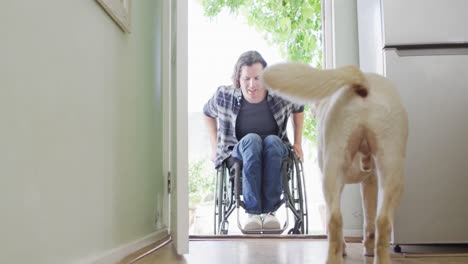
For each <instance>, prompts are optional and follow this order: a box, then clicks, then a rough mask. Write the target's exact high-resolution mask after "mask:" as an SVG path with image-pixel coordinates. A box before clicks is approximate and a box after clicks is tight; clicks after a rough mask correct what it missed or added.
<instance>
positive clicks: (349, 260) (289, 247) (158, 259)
mask: <svg viewBox="0 0 468 264" xmlns="http://www.w3.org/2000/svg"><path fill="white" fill-rule="evenodd" d="M189 246H190V254H187V255H184V256H182V257H180V256H177V255H176V254H175V253H174V250H173V248H172V245H171V244H168V245H166V246H164V247H162V248H161V249H159V250H157V251H155V252H153V253H151V254H149V255H147V256H145V257H143V258H141V259H139V260H137V261H136V262H133V263H135V264H156V263H164V264H198V263H202V264H283V263H284V264H286V263H287V264H300V263H310V264H320V263H325V258H326V252H327V241H326V240H318V239H284V238H283V239H278V238H270V239H265V238H249V239H225V240H202V241H190V244H189ZM405 249H406V247H403V250H405ZM411 250H413V249H411ZM424 251H425V252H424ZM347 252H348V256H347V257H345V261H344V263H345V264H358V263H359V264H371V263H372V260H373V258H370V257H364V256H362V254H361V252H362V245H361V244H360V243H348V245H347ZM415 252H416V251H414V250H413V253H415ZM419 252H423V253H425V254H428V253H431V252H432V253H434V252H436V250H432V249H423V250H422V251H419ZM440 252H444V250H439V253H440ZM445 252H450V253H457V252H465V253H467V252H468V248H460V249H456V248H450V249H449V250H447V251H445ZM392 263H397V264H422V263H424V264H439V263H444V264H461V263H468V254H465V255H464V256H456V257H453V256H444V257H440V256H439V257H436V256H434V254H432V256H429V255H427V256H426V257H424V255H423V256H421V255H416V254H407V255H405V254H392Z"/></svg>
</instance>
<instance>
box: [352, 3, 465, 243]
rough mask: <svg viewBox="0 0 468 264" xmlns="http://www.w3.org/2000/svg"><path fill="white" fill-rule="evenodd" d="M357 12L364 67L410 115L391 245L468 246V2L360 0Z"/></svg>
mask: <svg viewBox="0 0 468 264" xmlns="http://www.w3.org/2000/svg"><path fill="white" fill-rule="evenodd" d="M357 10H358V32H359V57H360V67H361V69H362V70H363V71H366V72H377V73H380V74H383V75H384V76H387V77H388V78H389V79H391V80H393V81H394V82H395V83H396V85H397V87H398V90H399V93H400V95H401V97H402V100H403V103H404V105H405V107H406V109H407V111H408V115H409V139H408V146H407V160H406V170H405V177H406V178H405V182H406V186H405V192H404V195H403V199H402V201H401V204H400V207H399V208H398V209H397V211H396V215H395V220H394V229H393V241H392V242H393V244H394V245H397V246H398V245H405V244H445V243H468V16H467V14H468V0H444V1H440V0H357ZM397 248H398V247H397Z"/></svg>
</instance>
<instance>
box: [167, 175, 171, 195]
mask: <svg viewBox="0 0 468 264" xmlns="http://www.w3.org/2000/svg"><path fill="white" fill-rule="evenodd" d="M167 193H171V172H170V171H168V172H167Z"/></svg>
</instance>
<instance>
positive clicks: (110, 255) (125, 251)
mask: <svg viewBox="0 0 468 264" xmlns="http://www.w3.org/2000/svg"><path fill="white" fill-rule="evenodd" d="M168 236H169V231H168V230H167V229H162V230H158V231H156V232H153V233H151V234H149V235H147V236H145V237H143V238H140V239H137V240H135V241H132V242H130V243H127V244H125V245H122V246H119V247H116V248H113V249H110V250H108V251H106V252H104V253H102V254H99V255H97V256H93V257H90V258H88V259H86V260H82V261H79V262H76V263H77V264H78V263H80V264H115V263H119V262H120V261H121V260H122V259H124V258H125V257H127V256H129V255H131V254H133V253H135V252H137V251H139V250H140V249H142V248H144V247H147V246H149V245H151V244H153V243H155V242H156V241H159V240H162V239H164V238H166V237H168Z"/></svg>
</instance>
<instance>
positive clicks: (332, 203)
mask: <svg viewBox="0 0 468 264" xmlns="http://www.w3.org/2000/svg"><path fill="white" fill-rule="evenodd" d="M342 162H343V161H340V160H338V159H336V158H330V159H329V160H328V161H326V162H325V166H324V170H323V174H324V175H323V193H324V196H325V201H326V203H327V208H328V223H327V226H328V228H327V229H328V257H327V264H341V263H343V255H344V243H343V242H344V239H343V218H342V215H341V208H340V207H341V206H340V202H341V193H342V191H343V186H344V183H343V170H342V168H343V166H342Z"/></svg>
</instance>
